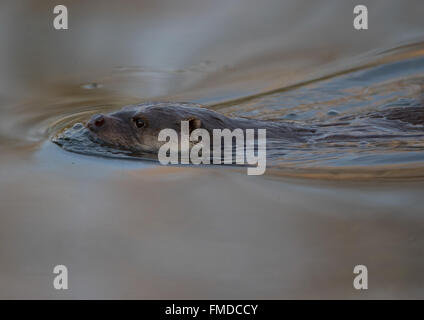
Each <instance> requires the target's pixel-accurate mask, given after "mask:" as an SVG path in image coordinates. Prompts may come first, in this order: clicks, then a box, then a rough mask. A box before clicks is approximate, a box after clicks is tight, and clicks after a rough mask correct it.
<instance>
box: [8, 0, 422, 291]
mask: <svg viewBox="0 0 424 320" xmlns="http://www.w3.org/2000/svg"><path fill="white" fill-rule="evenodd" d="M365 2H367V1H365ZM354 4H355V3H354V2H353V1H343V3H341V2H333V1H314V3H311V2H310V1H266V2H265V3H262V2H261V6H258V5H257V2H255V1H213V2H202V3H199V2H198V1H184V3H179V4H178V5H176V4H175V2H173V1H165V2H163V3H160V4H159V3H158V4H147V3H144V4H135V3H133V2H126V3H125V5H121V4H120V5H119V6H117V5H116V4H115V3H114V2H111V3H109V4H107V3H104V2H102V5H100V6H98V5H97V3H96V2H95V1H90V3H86V2H75V1H74V2H72V4H71V3H69V4H68V6H69V7H68V8H69V10H70V12H72V19H71V20H70V29H69V30H67V31H66V32H65V31H63V32H62V31H55V30H53V28H52V27H51V25H50V24H51V14H50V12H51V8H50V6H53V4H51V3H48V2H46V3H44V4H39V3H37V5H34V4H31V3H30V2H18V1H14V2H10V3H5V4H2V8H1V10H0V12H1V13H0V18H1V19H0V21H2V22H1V24H2V28H0V39H1V40H2V47H1V48H2V50H1V51H0V68H1V69H2V73H1V75H0V113H1V117H0V151H1V152H2V157H1V159H0V190H1V191H0V219H1V220H0V221H1V224H0V239H1V241H0V257H1V261H2V263H1V264H0V283H1V284H2V285H1V286H0V297H2V298H317V297H320V298H393V297H400V298H404V297H414V298H419V297H422V296H423V290H422V285H421V284H422V282H423V280H424V279H423V277H422V272H421V270H422V269H423V267H424V266H423V262H422V259H421V256H422V248H423V244H424V243H423V242H424V238H423V236H422V234H423V218H422V209H421V208H422V205H423V202H422V187H423V180H422V179H423V177H424V174H423V173H424V171H423V168H424V143H423V141H424V140H423V137H422V134H423V131H424V128H423V126H422V124H411V123H407V122H402V121H397V120H393V119H390V116H387V115H388V113H387V112H390V110H393V108H405V110H420V109H419V108H421V107H422V103H423V97H424V93H423V85H424V41H423V39H424V38H423V36H424V33H423V32H424V31H423V30H424V28H423V27H424V25H423V22H422V17H421V15H422V12H423V10H419V8H422V6H423V5H422V3H421V2H420V1H395V0H393V1H384V2H383V1H381V2H378V1H373V2H371V1H370V2H369V3H365V4H367V5H368V6H369V10H370V29H369V30H368V31H366V32H362V31H361V32H357V31H354V30H353V28H352V26H351V22H352V9H353V6H354ZM18 17H19V19H18ZM22 21H25V23H21V22H22ZM371 22H372V23H371ZM151 100H153V101H160V100H165V101H190V102H197V103H202V104H206V105H207V106H208V107H209V108H211V109H214V110H216V111H218V112H222V113H224V114H226V115H228V116H241V117H248V118H254V119H267V120H274V121H290V122H293V123H296V124H299V125H303V126H307V127H314V128H316V129H317V134H316V135H314V136H313V137H311V139H310V140H309V141H307V142H306V143H301V144H300V143H299V144H293V143H290V144H288V143H281V142H275V143H274V144H271V145H270V148H269V150H268V160H269V161H268V170H267V173H266V175H264V176H260V177H252V176H247V175H246V170H245V168H238V167H236V166H207V167H197V166H174V167H163V166H159V165H158V163H157V161H155V157H148V156H146V157H147V158H146V157H143V158H142V159H140V158H138V157H134V156H133V155H131V154H128V153H126V152H124V151H122V150H119V151H117V150H111V149H108V148H106V147H105V146H102V145H100V144H98V143H96V142H93V141H91V140H89V139H87V136H86V132H85V131H84V128H83V127H81V125H79V124H78V123H83V122H85V121H86V120H87V119H89V118H90V116H91V115H93V114H95V113H99V112H109V111H112V110H116V109H119V108H121V107H122V106H124V105H128V104H133V103H139V102H143V101H151ZM381 114H384V115H386V116H385V117H380V116H378V115H381ZM418 120H420V119H418ZM58 135H59V136H61V137H62V138H63V140H61V143H59V144H60V145H61V146H62V147H61V146H58V145H57V144H55V143H53V141H55V140H56V142H57V137H58ZM70 151H71V152H70ZM57 264H65V265H67V266H68V268H69V272H70V290H68V291H66V292H61V293H58V292H56V291H55V290H53V288H52V285H51V283H52V279H53V274H52V271H53V267H54V265H57ZM357 264H365V265H367V266H368V269H369V275H370V289H369V290H368V291H366V292H358V291H356V290H354V289H353V287H352V280H353V273H352V270H353V267H354V266H355V265H357Z"/></svg>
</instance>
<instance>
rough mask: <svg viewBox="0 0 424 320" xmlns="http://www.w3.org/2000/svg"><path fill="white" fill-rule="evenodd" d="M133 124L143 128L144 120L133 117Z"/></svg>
mask: <svg viewBox="0 0 424 320" xmlns="http://www.w3.org/2000/svg"><path fill="white" fill-rule="evenodd" d="M133 121H134V123H135V125H136V126H137V128H143V127H144V125H145V122H144V121H143V119H140V118H134V119H133Z"/></svg>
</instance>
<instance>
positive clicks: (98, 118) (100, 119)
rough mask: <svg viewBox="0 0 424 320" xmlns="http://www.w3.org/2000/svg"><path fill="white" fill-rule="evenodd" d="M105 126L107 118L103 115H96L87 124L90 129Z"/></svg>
mask: <svg viewBox="0 0 424 320" xmlns="http://www.w3.org/2000/svg"><path fill="white" fill-rule="evenodd" d="M104 124H105V116H104V115H102V114H96V115H94V116H93V117H92V118H91V119H90V121H88V123H87V127H88V128H89V129H92V130H93V129H97V128H100V127H101V126H103V125H104Z"/></svg>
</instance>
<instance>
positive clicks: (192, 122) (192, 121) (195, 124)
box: [183, 117, 202, 133]
mask: <svg viewBox="0 0 424 320" xmlns="http://www.w3.org/2000/svg"><path fill="white" fill-rule="evenodd" d="M183 121H188V128H189V132H190V133H191V132H192V131H193V130H195V129H199V128H200V127H201V126H202V120H200V119H197V118H195V117H191V118H188V119H184V120H183Z"/></svg>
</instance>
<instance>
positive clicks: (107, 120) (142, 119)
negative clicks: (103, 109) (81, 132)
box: [86, 104, 202, 153]
mask: <svg viewBox="0 0 424 320" xmlns="http://www.w3.org/2000/svg"><path fill="white" fill-rule="evenodd" d="M199 109H200V108H198V107H195V108H194V107H183V106H175V105H174V106H171V105H167V104H153V105H139V106H128V107H124V108H123V109H122V110H120V111H117V112H113V113H109V114H96V115H94V116H93V117H92V118H91V119H90V120H89V121H88V122H87V124H86V127H87V128H88V129H89V131H90V134H91V135H92V136H93V137H95V138H96V139H99V140H100V141H102V142H104V143H106V144H108V145H111V146H114V147H117V148H121V149H126V150H131V151H143V152H153V153H157V152H158V150H159V148H160V147H161V146H162V145H163V144H164V143H165V142H163V141H159V140H158V136H159V132H160V131H161V130H162V129H173V130H175V131H176V132H177V133H178V135H179V136H180V130H181V121H188V122H189V131H190V132H189V133H191V131H192V130H194V129H197V128H200V127H201V126H202V121H201V119H200V118H199V117H197V116H196V113H198V112H199V111H198V110H199ZM179 138H180V137H179ZM179 140H180V139H179Z"/></svg>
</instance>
